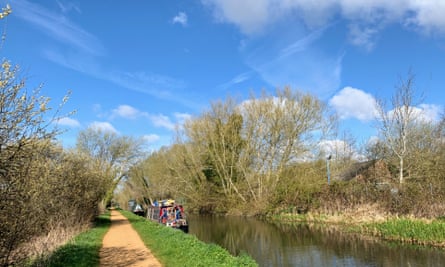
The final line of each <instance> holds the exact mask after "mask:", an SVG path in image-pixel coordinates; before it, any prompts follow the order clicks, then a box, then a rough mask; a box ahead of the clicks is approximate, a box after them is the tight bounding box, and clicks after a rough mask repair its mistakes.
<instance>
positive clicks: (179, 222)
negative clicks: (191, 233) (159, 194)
mask: <svg viewBox="0 0 445 267" xmlns="http://www.w3.org/2000/svg"><path fill="white" fill-rule="evenodd" d="M147 219H149V220H152V221H155V222H158V223H160V224H163V225H165V226H168V227H172V228H176V229H179V230H182V231H183V232H185V233H188V230H189V226H188V222H187V219H186V216H185V213H184V207H183V206H182V205H179V204H176V203H175V201H174V200H171V199H169V200H162V201H159V202H158V201H155V202H154V203H152V205H151V206H149V207H148V209H147Z"/></svg>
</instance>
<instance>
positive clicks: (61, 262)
mask: <svg viewBox="0 0 445 267" xmlns="http://www.w3.org/2000/svg"><path fill="white" fill-rule="evenodd" d="M110 225H111V221H110V212H107V213H104V214H102V215H100V216H98V217H97V218H96V219H95V222H94V227H93V228H91V229H89V230H87V231H85V232H82V233H80V234H79V235H77V236H75V237H74V238H73V239H71V240H69V241H68V242H67V243H65V244H64V245H62V246H60V247H58V248H57V249H56V250H55V251H53V252H52V253H51V254H50V255H44V256H43V257H42V256H41V257H38V258H35V259H32V260H31V261H30V263H28V264H26V266H29V267H39V266H45V267H56V266H66V267H68V266H72V267H83V266H84V267H92V266H99V261H100V258H99V251H100V248H101V247H102V239H103V237H104V236H105V234H106V232H107V231H108V229H109V227H110Z"/></svg>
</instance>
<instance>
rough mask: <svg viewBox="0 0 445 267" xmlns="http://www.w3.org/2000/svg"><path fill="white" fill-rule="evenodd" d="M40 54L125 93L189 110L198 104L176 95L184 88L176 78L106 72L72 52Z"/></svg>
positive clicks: (92, 60) (44, 52) (93, 61)
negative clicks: (125, 90)
mask: <svg viewBox="0 0 445 267" xmlns="http://www.w3.org/2000/svg"><path fill="white" fill-rule="evenodd" d="M43 55H44V56H45V57H46V58H47V59H48V60H50V61H52V62H54V63H56V64H59V65H61V66H64V67H65V68H69V69H72V70H75V71H78V72H81V73H83V74H85V75H89V76H92V77H95V78H98V79H102V80H105V81H109V82H112V83H114V84H116V85H118V86H121V87H123V88H125V89H127V90H131V91H135V92H140V93H144V94H148V95H151V96H153V97H155V98H157V99H162V100H167V101H171V102H175V103H179V104H181V105H184V106H186V107H190V108H193V109H196V108H198V104H196V103H195V102H194V101H192V100H189V99H188V98H186V97H185V96H183V95H181V94H179V93H178V92H182V91H183V89H185V88H186V87H187V84H186V83H185V82H184V81H182V80H180V79H175V78H173V77H170V76H167V75H161V74H157V73H150V72H146V71H135V72H129V71H122V70H110V69H107V68H106V67H104V66H102V65H100V63H99V62H98V61H97V60H95V59H94V58H91V57H88V56H85V55H81V54H76V53H72V54H68V53H62V52H60V51H57V50H55V49H51V50H50V49H48V50H45V51H43Z"/></svg>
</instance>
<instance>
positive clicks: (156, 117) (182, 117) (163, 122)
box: [110, 105, 191, 131]
mask: <svg viewBox="0 0 445 267" xmlns="http://www.w3.org/2000/svg"><path fill="white" fill-rule="evenodd" d="M118 117H119V118H124V119H129V120H135V119H141V118H142V119H148V120H149V121H150V122H151V123H152V124H153V125H154V126H155V127H159V128H165V129H167V130H170V131H172V130H175V129H176V127H180V126H181V125H182V124H183V123H184V122H185V121H186V120H188V119H190V118H191V115H190V114H187V113H179V112H176V113H173V116H171V117H169V116H167V115H164V114H150V113H149V112H145V111H140V110H138V109H136V108H134V107H132V106H130V105H120V106H118V107H117V108H115V109H113V110H112V111H111V116H110V119H111V120H113V119H115V118H118Z"/></svg>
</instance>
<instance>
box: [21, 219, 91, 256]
mask: <svg viewBox="0 0 445 267" xmlns="http://www.w3.org/2000/svg"><path fill="white" fill-rule="evenodd" d="M89 228H90V226H89V225H86V224H83V225H79V226H76V227H70V228H67V227H66V226H62V225H54V226H53V227H51V230H50V231H49V232H48V233H47V234H45V235H40V236H36V237H33V238H32V239H31V240H30V241H29V242H27V243H26V244H23V245H21V246H19V247H18V248H17V249H16V250H15V251H14V252H13V253H12V255H13V257H12V260H13V261H14V260H15V259H17V260H19V259H23V258H28V259H31V258H41V257H46V256H47V255H49V254H51V253H52V252H53V251H54V250H55V249H57V248H58V247H60V246H61V245H63V244H65V243H67V242H68V241H69V240H70V239H72V238H73V237H74V236H76V235H78V234H79V233H81V232H83V231H86V230H87V229H89Z"/></svg>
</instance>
